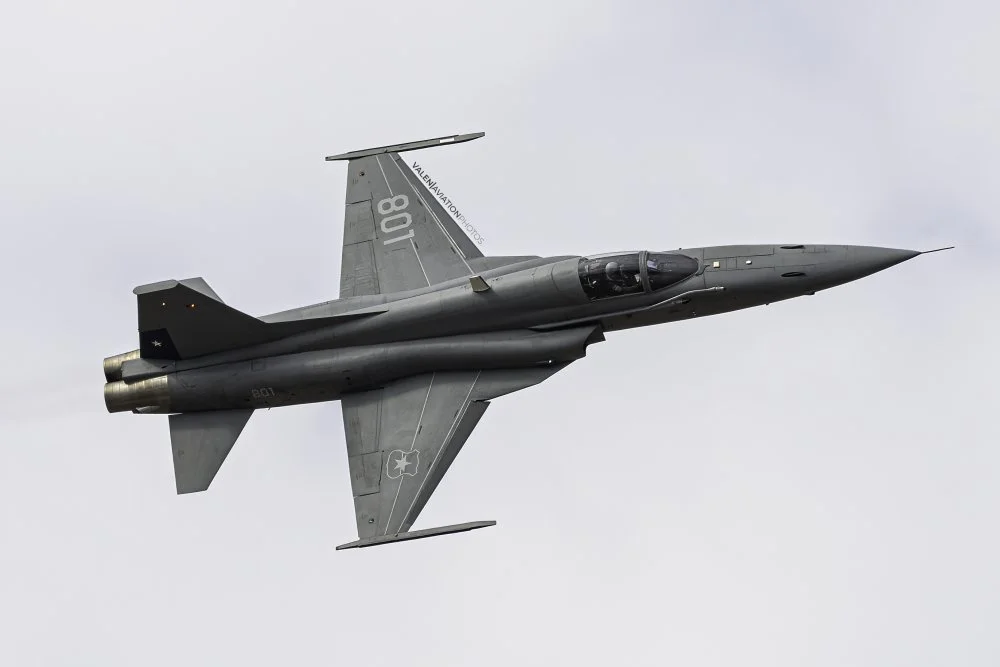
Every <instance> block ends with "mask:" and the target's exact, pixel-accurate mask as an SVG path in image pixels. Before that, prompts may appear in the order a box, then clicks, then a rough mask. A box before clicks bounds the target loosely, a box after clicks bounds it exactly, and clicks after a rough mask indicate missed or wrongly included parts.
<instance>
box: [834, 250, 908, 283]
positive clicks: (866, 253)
mask: <svg viewBox="0 0 1000 667" xmlns="http://www.w3.org/2000/svg"><path fill="white" fill-rule="evenodd" d="M919 254H920V253H919V252H917V251H916V250H902V249H900V248H878V247H875V246H863V245H860V246H848V247H847V266H848V267H849V269H850V271H851V272H852V273H855V274H856V275H855V278H854V279H855V280H856V279H857V278H863V277H864V276H868V275H871V274H873V273H877V272H878V271H884V270H885V269H888V268H889V267H890V266H896V265H897V264H900V263H902V262H905V261H906V260H908V259H913V258H914V257H916V256H917V255H919Z"/></svg>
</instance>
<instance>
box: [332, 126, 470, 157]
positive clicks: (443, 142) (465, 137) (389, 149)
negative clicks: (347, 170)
mask: <svg viewBox="0 0 1000 667" xmlns="http://www.w3.org/2000/svg"><path fill="white" fill-rule="evenodd" d="M485 136H486V133H485V132H470V133H468V134H451V135H448V136H446V137H434V138H433V139H423V140H421V141H409V142H406V143H402V144H391V145H389V146H377V147H375V148H365V149H362V150H358V151H349V152H347V153H340V154H338V155H327V156H326V158H325V159H326V161H327V162H333V161H336V160H355V159H357V158H362V157H368V156H371V155H382V154H384V153H393V152H395V153H402V152H404V151H415V150H419V149H421V148H434V147H435V146H447V145H449V144H461V143H464V142H466V141H472V140H473V139H480V138H482V137H485Z"/></svg>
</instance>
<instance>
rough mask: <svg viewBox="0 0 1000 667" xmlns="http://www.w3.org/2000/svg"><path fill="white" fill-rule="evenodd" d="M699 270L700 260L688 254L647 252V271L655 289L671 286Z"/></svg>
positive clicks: (650, 284)
mask: <svg viewBox="0 0 1000 667" xmlns="http://www.w3.org/2000/svg"><path fill="white" fill-rule="evenodd" d="M697 270H698V261H697V260H695V259H692V258H691V257H688V256H687V255H676V254H673V253H666V252H651V253H647V254H646V272H647V273H648V274H649V286H650V288H651V289H652V290H653V291H656V290H658V289H663V288H664V287H670V286H671V285H673V284H675V283H678V282H680V281H682V280H684V279H685V278H687V277H688V276H690V275H691V274H693V273H694V272H695V271H697Z"/></svg>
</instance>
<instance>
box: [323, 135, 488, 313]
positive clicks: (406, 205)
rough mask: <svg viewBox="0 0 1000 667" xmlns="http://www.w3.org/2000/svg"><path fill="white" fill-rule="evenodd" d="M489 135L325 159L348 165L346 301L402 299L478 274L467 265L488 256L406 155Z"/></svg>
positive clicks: (342, 287) (342, 294) (342, 276)
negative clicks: (369, 297)
mask: <svg viewBox="0 0 1000 667" xmlns="http://www.w3.org/2000/svg"><path fill="white" fill-rule="evenodd" d="M483 134H484V133H482V132H477V133H475V134H465V135H454V136H451V137H440V138H437V139H428V140H426V141H415V142H410V143H407V144H398V145H394V146H382V147H380V148H370V149H366V150H360V151H353V152H350V153H344V154H342V155H332V156H330V157H328V158H326V159H327V160H347V161H348V168H347V197H346V202H345V206H346V207H345V211H344V248H343V256H342V262H341V267H340V298H341V299H343V298H347V297H352V296H364V295H371V294H388V293H391V292H402V291H406V290H411V289H417V288H420V287H427V286H430V285H435V284H438V283H441V282H444V281H446V280H451V279H453V278H461V277H464V276H471V275H473V273H474V272H473V271H472V269H470V268H469V264H468V261H467V260H469V259H472V258H475V257H482V256H483V255H482V253H481V252H480V251H479V249H478V248H477V247H476V244H475V243H473V242H472V241H471V240H470V239H469V237H468V236H466V235H465V233H464V232H462V230H461V228H460V227H459V226H458V224H456V223H455V221H454V219H452V217H451V216H450V215H449V214H448V213H447V212H446V211H445V208H444V206H442V203H441V201H440V200H439V198H438V196H436V195H434V194H432V193H431V192H430V191H429V190H428V189H427V187H426V186H425V185H424V182H423V180H422V179H421V178H420V177H418V176H417V175H416V174H415V173H414V172H413V170H411V169H410V168H409V166H407V164H406V162H405V161H404V160H403V159H402V158H401V157H400V155H399V153H400V152H402V151H408V150H415V149H418V148H430V147H433V146H442V145H449V144H454V143H461V142H463V141H471V140H472V139H478V138H479V137H481V136H483Z"/></svg>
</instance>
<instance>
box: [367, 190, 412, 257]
mask: <svg viewBox="0 0 1000 667" xmlns="http://www.w3.org/2000/svg"><path fill="white" fill-rule="evenodd" d="M409 205H410V200H409V198H408V197H407V196H406V195H396V196H395V197H388V198H386V199H383V200H381V201H380V202H379V203H378V204H377V205H376V208H378V213H379V215H381V216H382V221H381V222H379V227H381V228H382V233H383V234H395V233H396V232H402V231H403V230H404V229H407V228H409V226H410V225H411V224H413V216H411V215H410V214H409V213H407V212H406V207H407V206H409ZM412 238H413V230H412V229H410V230H409V231H407V232H406V233H405V234H400V235H399V236H393V237H392V238H387V239H385V240H384V241H382V245H389V244H390V243H395V242H396V241H402V240H403V239H412Z"/></svg>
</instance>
